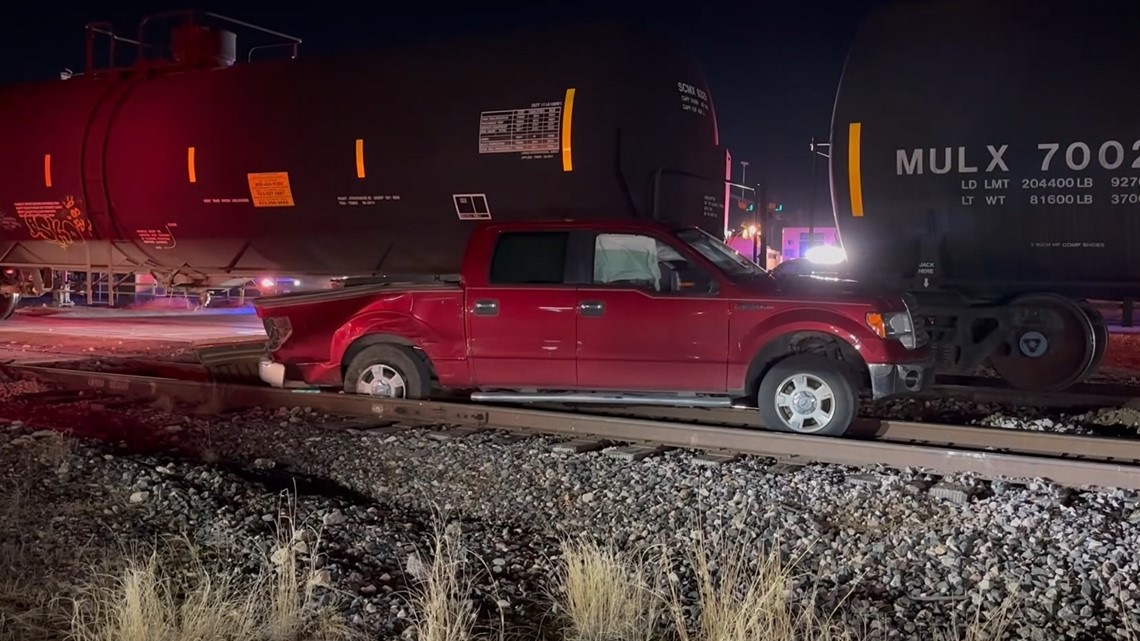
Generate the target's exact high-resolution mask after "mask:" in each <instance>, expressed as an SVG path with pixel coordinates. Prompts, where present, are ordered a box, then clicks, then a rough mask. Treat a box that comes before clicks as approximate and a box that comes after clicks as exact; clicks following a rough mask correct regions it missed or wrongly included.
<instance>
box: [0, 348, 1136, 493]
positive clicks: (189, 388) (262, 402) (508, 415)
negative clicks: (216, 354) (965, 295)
mask: <svg viewBox="0 0 1140 641" xmlns="http://www.w3.org/2000/svg"><path fill="white" fill-rule="evenodd" d="M2 369H3V370H4V371H6V372H7V373H9V374H10V375H16V376H22V377H31V378H35V379H38V380H41V381H44V382H49V383H55V384H59V385H62V386H65V387H69V388H73V389H84V388H85V389H88V390H93V391H96V392H106V393H112V394H116V395H123V396H128V397H141V398H153V399H161V398H167V399H170V400H172V401H179V402H183V403H190V404H197V405H199V406H201V407H202V408H203V409H205V410H206V411H213V412H221V411H227V410H236V409H241V408H243V407H277V408H280V407H310V408H313V409H314V410H318V411H321V412H325V413H330V414H344V415H352V416H372V417H377V418H384V419H393V420H397V421H401V422H410V423H418V424H435V425H438V424H445V425H459V426H469V427H480V428H489V429H505V430H509V431H518V432H525V433H533V434H536V435H538V434H544V435H569V436H580V437H592V438H596V439H601V440H607V441H615V442H646V443H652V444H656V445H664V446H669V447H679V448H692V449H701V450H712V451H718V450H719V451H730V452H733V453H737V454H746V455H756V456H769V457H777V458H790V459H796V460H802V461H804V462H818V463H830V464H838V465H851V466H866V465H885V466H888V467H891V468H896V469H904V468H923V469H926V470H929V471H932V472H936V473H941V474H952V473H970V474H975V475H978V476H980V477H984V478H990V479H994V478H1012V479H1033V478H1044V479H1049V480H1052V481H1054V482H1056V483H1059V484H1062V485H1066V486H1070V487H1095V486H1100V487H1112V488H1126V489H1140V467H1138V466H1135V465H1128V464H1122V463H1117V462H1109V461H1091V460H1075V459H1072V458H1065V457H1063V456H1038V455H1033V454H1010V453H1004V452H993V451H979V450H963V449H955V448H947V447H940V446H931V445H916V444H912V443H901V442H889V441H882V440H871V441H868V440H861V439H857V438H838V439H831V438H824V437H815V436H803V435H796V434H784V433H777V432H768V431H758V430H752V429H741V428H740V427H723V426H716V425H693V424H686V423H678V422H662V421H652V420H645V419H637V418H628V417H615V416H599V415H596V414H583V413H570V412H557V411H550V410H537V409H522V408H514V407H504V406H492V405H482V404H467V403H453V402H438V401H400V400H390V399H378V398H372V397H367V396H355V395H347V394H333V393H312V392H297V391H291V390H281V389H274V388H269V387H255V386H251V385H228V384H218V383H203V382H200V381H186V380H176V379H164V378H155V377H148V376H139V375H133V374H116V373H104V372H85V371H78V370H64V369H56V368H50V367H37V366H6V367H3V368H2ZM922 425H924V424H915V423H901V424H898V425H897V426H896V427H895V428H894V429H896V430H902V431H904V432H905V431H906V430H918V429H922V430H943V429H948V430H954V429H970V430H977V428H955V427H954V426H939V425H927V426H926V427H924V428H920V426H922ZM986 431H988V432H992V433H993V435H994V436H995V437H998V438H1001V437H1003V436H1005V437H1007V438H1008V437H1009V436H1010V435H1008V434H1004V433H1005V432H1007V430H986ZM1033 436H1034V437H1035V438H1036V437H1041V436H1042V435H1041V434H1033ZM1052 436H1054V437H1055V442H1056V439H1065V440H1064V443H1065V444H1066V446H1067V447H1068V448H1069V449H1066V450H1062V453H1068V452H1069V451H1071V449H1072V448H1074V447H1076V446H1077V445H1078V442H1079V441H1084V440H1096V439H1087V438H1086V437H1066V436H1064V435H1052ZM926 438H929V431H927V432H926ZM1104 440H1107V441H1113V442H1115V443H1116V445H1117V446H1120V445H1121V444H1122V442H1121V441H1118V440H1115V439H1104ZM1017 442H1018V443H1021V441H1020V440H1018V441H1017Z"/></svg>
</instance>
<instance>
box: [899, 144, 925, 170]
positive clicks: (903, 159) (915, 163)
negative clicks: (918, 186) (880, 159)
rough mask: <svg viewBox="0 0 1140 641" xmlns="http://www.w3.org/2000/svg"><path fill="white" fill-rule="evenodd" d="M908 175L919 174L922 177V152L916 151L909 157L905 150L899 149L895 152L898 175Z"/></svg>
mask: <svg viewBox="0 0 1140 641" xmlns="http://www.w3.org/2000/svg"><path fill="white" fill-rule="evenodd" d="M904 170H905V171H906V173H907V175H908V176H909V175H911V174H918V175H920V176H921V175H922V150H921V149H915V150H914V152H913V153H912V154H911V155H910V156H909V157H908V156H907V154H906V150H905V149H898V150H896V151H895V171H896V172H897V173H898V175H900V176H901V175H902V174H903V171H904Z"/></svg>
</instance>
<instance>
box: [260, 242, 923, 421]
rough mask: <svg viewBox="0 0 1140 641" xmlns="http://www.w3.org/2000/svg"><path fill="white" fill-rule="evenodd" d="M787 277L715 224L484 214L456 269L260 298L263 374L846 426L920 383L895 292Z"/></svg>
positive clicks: (919, 359) (313, 382)
mask: <svg viewBox="0 0 1140 641" xmlns="http://www.w3.org/2000/svg"><path fill="white" fill-rule="evenodd" d="M810 289H812V290H814V291H808V290H803V289H802V288H798V287H792V288H789V286H788V284H787V283H781V282H780V281H779V280H778V279H776V278H774V277H773V276H771V275H770V274H769V273H768V272H766V271H764V270H763V269H761V268H760V267H759V266H757V265H756V264H755V263H753V262H751V261H749V260H748V259H746V258H744V257H743V256H741V255H740V254H738V253H737V252H736V251H734V250H733V249H731V248H730V247H728V246H727V245H726V244H724V243H723V242H721V241H720V240H719V239H717V238H715V237H714V236H712V235H710V234H708V233H706V232H704V231H702V230H700V229H697V228H681V229H677V228H671V227H667V226H664V225H658V224H656V223H646V222H639V221H631V222H613V221H608V222H601V223H599V222H569V221H568V222H542V223H530V222H528V223H523V222H509V223H495V222H488V223H482V224H480V225H479V226H478V227H476V228H475V229H474V230H473V231H472V234H471V237H470V239H469V241H468V245H467V250H466V253H465V255H464V257H463V262H462V268H461V273H460V278H459V282H458V283H454V284H450V283H429V284H423V285H416V284H412V285H406V286H405V285H394V284H365V285H357V286H351V287H344V288H340V289H332V290H324V291H317V292H304V293H295V294H286V295H281V296H272V297H267V298H261V299H259V300H257V301H256V302H255V304H254V305H255V307H256V310H257V314H258V316H259V317H260V318H261V319H262V321H263V323H264V325H265V329H266V332H267V334H268V337H269V341H268V356H267V357H266V358H265V359H264V360H262V362H261V364H260V374H261V378H262V380H264V381H265V382H267V383H269V384H271V385H274V386H278V387H282V386H295V385H304V386H317V387H338V388H341V389H343V390H344V391H345V392H348V393H357V394H369V395H375V396H384V397H395V398H405V399H422V398H427V397H428V396H429V395H431V394H432V392H433V390H435V389H442V390H453V391H463V392H471V398H472V400H475V401H498V402H511V403H518V402H528V403H533V402H561V403H576V404H580V403H620V404H625V405H641V404H655V405H673V406H702V407H724V406H730V405H733V404H734V403H736V402H738V401H739V400H740V399H745V401H744V402H746V403H748V404H750V405H752V406H754V407H757V408H758V409H759V411H760V415H761V418H762V420H763V422H764V423H765V425H767V426H769V427H771V428H774V429H779V430H784V431H793V432H800V433H812V434H824V435H840V434H843V433H844V432H845V431H846V430H847V428H848V427H849V425H850V424H851V422H852V420H853V419H854V417H855V415H856V410H857V404H858V400H857V394H858V393H859V392H861V391H865V390H869V391H870V392H871V395H872V396H873V397H874V398H882V397H885V396H891V395H896V394H905V393H909V392H916V391H919V390H921V389H923V388H925V387H926V386H927V385H928V384H929V382H930V379H931V378H932V374H931V372H932V367H931V365H932V362H931V360H932V359H931V355H930V351H929V348H928V347H927V346H926V345H925V344H923V341H922V340H921V339H920V335H919V333H917V332H916V331H915V325H914V321H913V319H912V318H911V315H910V312H909V311H908V309H907V306H906V304H905V302H904V300H903V299H902V298H899V297H896V296H885V295H867V294H858V293H853V292H851V291H849V290H845V289H842V288H841V287H840V286H839V285H834V286H828V287H818V286H817V287H814V288H810Z"/></svg>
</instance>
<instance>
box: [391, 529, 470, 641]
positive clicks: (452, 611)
mask: <svg viewBox="0 0 1140 641" xmlns="http://www.w3.org/2000/svg"><path fill="white" fill-rule="evenodd" d="M467 556H468V553H467V549H466V548H465V547H464V545H463V542H462V532H461V530H460V527H459V525H458V524H457V523H453V524H451V525H448V526H447V527H443V528H441V527H438V526H437V528H436V531H435V535H434V536H433V537H432V551H431V559H430V562H429V563H427V564H425V563H423V562H422V561H421V560H420V557H419V555H418V554H417V555H413V557H412V559H411V560H410V561H411V562H410V563H409V564H408V565H409V568H408V570H409V574H411V575H412V578H414V579H416V580H418V581H419V582H420V585H419V587H418V588H416V589H414V591H413V596H412V599H411V601H412V608H413V610H414V612H415V615H414V618H413V621H414V623H413V627H412V629H413V633H414V634H415V635H416V639H417V641H471V640H472V639H474V638H475V620H476V615H475V607H474V603H473V601H472V599H471V595H472V592H473V590H474V580H473V578H472V577H471V576H470V574H469V573H467V572H465V571H464V566H465V565H466V563H467Z"/></svg>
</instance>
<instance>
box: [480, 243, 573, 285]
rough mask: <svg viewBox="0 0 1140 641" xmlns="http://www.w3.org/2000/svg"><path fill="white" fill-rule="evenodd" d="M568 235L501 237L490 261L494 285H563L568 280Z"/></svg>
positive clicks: (491, 278)
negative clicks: (566, 278)
mask: <svg viewBox="0 0 1140 641" xmlns="http://www.w3.org/2000/svg"><path fill="white" fill-rule="evenodd" d="M569 236H570V235H569V234H568V233H567V232H558V231H556V232H511V233H506V234H503V235H502V236H499V242H498V243H497V244H496V245H495V256H494V257H493V258H492V259H491V276H490V279H489V280H490V283H491V284H492V285H525V284H535V283H539V284H561V283H563V282H565V277H566V241H567V239H568V238H569Z"/></svg>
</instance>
